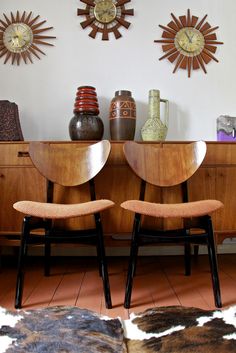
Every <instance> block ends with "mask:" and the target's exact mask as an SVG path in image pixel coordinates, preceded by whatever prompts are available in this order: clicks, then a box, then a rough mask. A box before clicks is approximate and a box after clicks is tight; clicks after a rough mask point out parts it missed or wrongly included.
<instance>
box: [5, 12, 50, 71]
mask: <svg viewBox="0 0 236 353" xmlns="http://www.w3.org/2000/svg"><path fill="white" fill-rule="evenodd" d="M3 16H4V19H3V20H2V19H0V58H4V64H6V63H7V62H10V61H11V64H12V65H14V64H15V63H16V64H17V65H20V63H21V62H22V60H23V61H24V63H25V64H28V63H31V64H33V57H36V58H38V59H40V55H41V54H43V55H45V53H44V52H43V51H42V50H41V49H40V48H39V46H41V45H44V46H53V44H51V43H49V42H48V39H49V40H51V39H54V38H56V37H52V36H47V35H45V32H46V31H48V30H50V29H52V28H53V27H47V28H45V27H42V25H43V24H44V23H45V22H46V21H40V22H39V20H38V19H39V16H36V17H33V16H32V12H30V13H29V14H27V13H26V11H24V12H23V14H22V15H21V14H20V12H19V11H17V12H16V14H13V13H12V12H11V16H10V17H8V16H7V15H6V14H5V13H4V14H3ZM42 32H43V34H41V33H42Z"/></svg>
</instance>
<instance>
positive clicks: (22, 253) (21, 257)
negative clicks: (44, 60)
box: [15, 217, 29, 309]
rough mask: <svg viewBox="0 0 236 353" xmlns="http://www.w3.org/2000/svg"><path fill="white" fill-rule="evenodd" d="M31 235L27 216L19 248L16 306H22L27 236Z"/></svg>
mask: <svg viewBox="0 0 236 353" xmlns="http://www.w3.org/2000/svg"><path fill="white" fill-rule="evenodd" d="M28 235H29V218H28V217H25V218H24V221H23V226H22V235H21V244H20V250H19V259H18V269H17V278H16V294H15V308H16V309H20V308H21V306H22V294H23V286H24V261H25V257H26V254H27V238H28Z"/></svg>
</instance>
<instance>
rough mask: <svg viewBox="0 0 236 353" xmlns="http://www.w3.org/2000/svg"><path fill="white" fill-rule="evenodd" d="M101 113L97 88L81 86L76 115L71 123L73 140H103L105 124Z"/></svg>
mask: <svg viewBox="0 0 236 353" xmlns="http://www.w3.org/2000/svg"><path fill="white" fill-rule="evenodd" d="M98 115H99V105H98V100H97V93H96V89H95V88H94V87H92V86H80V87H78V89H77V93H76V98H75V104H74V116H73V118H72V119H71V120H70V123H69V133H70V138H71V140H101V139H102V137H103V133H104V125H103V121H102V119H101V118H100V117H99V116H98Z"/></svg>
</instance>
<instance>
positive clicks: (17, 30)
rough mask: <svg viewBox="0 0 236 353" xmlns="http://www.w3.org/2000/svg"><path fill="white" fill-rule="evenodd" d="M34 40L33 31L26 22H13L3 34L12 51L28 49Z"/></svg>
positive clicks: (18, 51) (5, 43) (7, 45)
mask: <svg viewBox="0 0 236 353" xmlns="http://www.w3.org/2000/svg"><path fill="white" fill-rule="evenodd" d="M32 42H33V32H32V30H31V28H30V27H29V26H28V25H27V24H25V23H12V24H11V25H9V26H8V27H7V28H6V30H5V32H4V34H3V43H4V45H5V47H6V48H7V49H8V50H9V51H10V52H12V53H21V52H23V51H26V50H27V49H28V48H29V47H30V46H31V44H32Z"/></svg>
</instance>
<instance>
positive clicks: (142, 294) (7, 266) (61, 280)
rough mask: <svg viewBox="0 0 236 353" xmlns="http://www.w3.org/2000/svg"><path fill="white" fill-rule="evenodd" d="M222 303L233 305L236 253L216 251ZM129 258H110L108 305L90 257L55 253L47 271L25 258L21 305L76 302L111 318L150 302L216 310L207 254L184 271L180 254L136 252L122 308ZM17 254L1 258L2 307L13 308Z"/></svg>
mask: <svg viewBox="0 0 236 353" xmlns="http://www.w3.org/2000/svg"><path fill="white" fill-rule="evenodd" d="M218 258H219V276H220V282H221V294H222V301H223V307H224V308H226V307H228V306H231V305H236V254H227V255H226V254H225V255H219V256H218ZM127 267H128V258H127V257H113V258H112V257H110V258H108V268H109V280H110V287H111V296H112V303H113V308H112V309H106V307H105V301H104V295H103V285H102V279H101V277H100V276H99V273H98V266H97V260H96V258H94V257H78V258H53V259H52V267H51V275H50V276H49V277H44V275H43V258H34V257H32V258H28V264H27V266H26V275H25V284H24V293H23V308H24V309H35V308H40V307H46V306H57V305H76V306H78V307H81V308H86V309H89V310H92V311H96V312H97V313H99V314H102V315H106V316H109V317H117V316H119V317H121V318H123V319H127V318H128V317H129V315H130V313H131V312H135V313H138V312H142V311H144V310H146V309H148V308H151V307H154V306H158V307H159V306H171V305H183V306H191V307H199V308H202V309H215V306H214V298H213V291H212V283H211V275H210V270H209V263H208V258H207V256H204V255H200V256H198V258H197V259H193V261H192V274H191V276H185V275H184V261H183V257H182V256H169V257H168V256H155V257H154V256H150V257H139V259H138V263H137V270H136V276H135V278H134V286H133V292H132V298H131V308H130V309H129V310H128V309H125V308H124V307H123V302H124V294H125V282H126V276H127ZM15 281H16V259H12V258H6V259H5V258H4V259H3V264H2V269H1V272H0V306H2V307H5V308H7V309H10V310H14V298H15Z"/></svg>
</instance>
